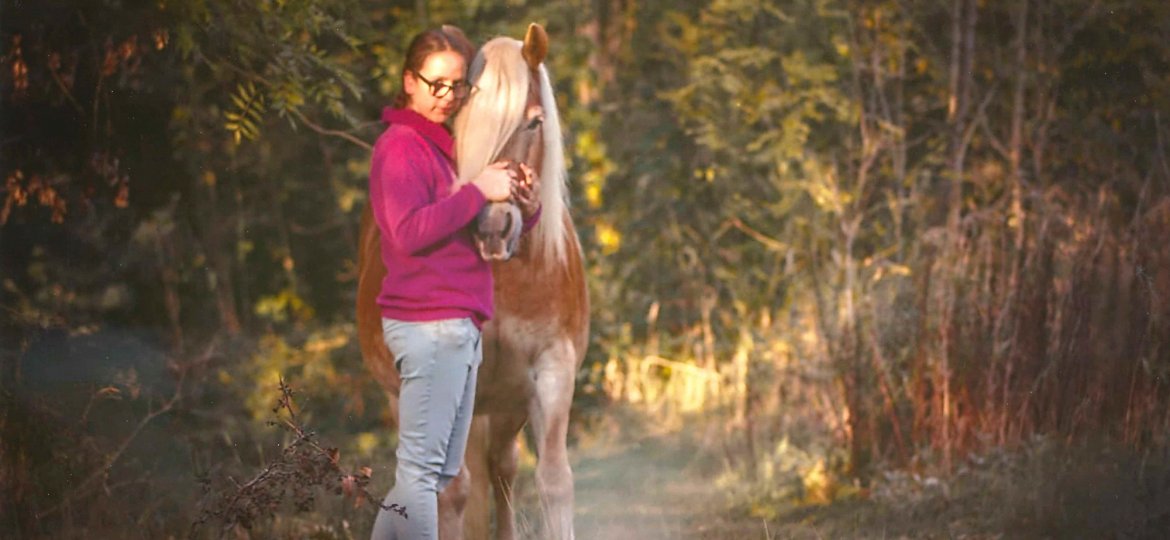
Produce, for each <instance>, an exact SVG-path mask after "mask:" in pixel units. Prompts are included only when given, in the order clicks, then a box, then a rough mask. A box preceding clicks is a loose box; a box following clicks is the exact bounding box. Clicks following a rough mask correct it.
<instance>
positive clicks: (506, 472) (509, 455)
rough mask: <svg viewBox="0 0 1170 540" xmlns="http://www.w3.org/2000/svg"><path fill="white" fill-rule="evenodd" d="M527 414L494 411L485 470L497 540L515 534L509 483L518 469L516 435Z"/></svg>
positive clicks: (514, 515) (518, 456)
mask: <svg viewBox="0 0 1170 540" xmlns="http://www.w3.org/2000/svg"><path fill="white" fill-rule="evenodd" d="M525 420H527V418H526V415H524V414H523V413H521V414H493V415H492V421H491V443H490V450H489V455H488V470H489V471H490V474H491V484H492V487H493V488H494V492H495V500H496V540H513V539H515V538H516V509H515V508H514V507H513V504H514V503H515V501H513V500H512V484H513V482H515V480H516V472H517V471H518V469H519V463H520V451H519V448H517V443H516V435H517V434H519V433H520V429H521V428H523V427H524V422H525Z"/></svg>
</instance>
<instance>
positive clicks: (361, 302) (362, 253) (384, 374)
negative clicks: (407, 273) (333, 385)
mask: <svg viewBox="0 0 1170 540" xmlns="http://www.w3.org/2000/svg"><path fill="white" fill-rule="evenodd" d="M381 242H382V240H381V234H380V233H379V232H378V227H377V226H376V225H375V224H374V214H373V211H372V210H371V209H370V206H369V205H366V209H365V211H363V212H362V221H361V228H360V233H359V236H358V291H357V333H358V345H359V346H360V348H361V351H362V360H364V361H365V363H366V368H367V369H369V370H370V373H372V374H373V375H374V378H375V379H376V380H377V381H378V384H381V385H382V388H384V389H385V390H386V391H387V392H389V393H390V395H391V396H392V398H396V397H397V396H398V388H399V386H400V385H401V380H400V379H399V378H398V373H397V371H396V370H395V369H394V357H393V355H391V354H390V349H389V348H387V347H386V342H385V341H384V340H383V338H382V313H381V310H380V309H379V308H378V294H379V293H380V292H381V291H382V279H383V278H385V277H386V267H385V265H384V264H383V263H382V256H381ZM396 403H397V399H391V405H394V404H396ZM391 412H392V413H394V414H393V415H392V416H391V417H392V418H395V419H397V418H398V414H397V412H398V411H396V410H395V411H391Z"/></svg>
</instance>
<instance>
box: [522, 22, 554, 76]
mask: <svg viewBox="0 0 1170 540" xmlns="http://www.w3.org/2000/svg"><path fill="white" fill-rule="evenodd" d="M520 52H521V54H523V55H524V61H526V62H528V67H530V68H532V69H538V68H539V67H540V63H541V62H544V57H545V56H546V55H548V33H546V32H545V31H544V27H543V26H541V25H539V24H536V23H532V24H529V25H528V33H526V34H524V48H523V49H521V51H520Z"/></svg>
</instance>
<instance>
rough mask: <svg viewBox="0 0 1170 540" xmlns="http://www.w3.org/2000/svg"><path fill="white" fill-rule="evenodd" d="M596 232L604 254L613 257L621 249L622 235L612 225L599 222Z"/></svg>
mask: <svg viewBox="0 0 1170 540" xmlns="http://www.w3.org/2000/svg"><path fill="white" fill-rule="evenodd" d="M596 230H597V243H598V245H600V246H601V252H602V253H604V254H606V255H612V254H614V253H616V252H617V250H618V249H619V248H621V246H622V233H620V232H618V231H617V229H614V228H613V226H612V225H610V224H608V223H605V222H598V224H597V229H596Z"/></svg>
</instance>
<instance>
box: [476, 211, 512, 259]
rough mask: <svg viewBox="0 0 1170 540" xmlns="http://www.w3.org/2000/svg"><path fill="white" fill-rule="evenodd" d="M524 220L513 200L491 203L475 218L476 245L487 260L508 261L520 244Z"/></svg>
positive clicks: (481, 255) (480, 254)
mask: <svg viewBox="0 0 1170 540" xmlns="http://www.w3.org/2000/svg"><path fill="white" fill-rule="evenodd" d="M522 228H523V221H522V220H521V217H520V209H519V208H518V207H517V206H516V205H515V204H513V203H511V202H502V203H489V204H488V205H486V206H484V207H483V209H482V210H480V211H479V215H478V216H476V218H475V245H476V247H477V248H479V256H480V257H483V259H484V260H485V261H506V260H508V259H511V258H512V256H513V255H515V254H516V248H517V247H519V245H520V232H521V229H522Z"/></svg>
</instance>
